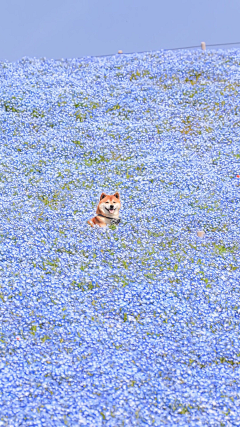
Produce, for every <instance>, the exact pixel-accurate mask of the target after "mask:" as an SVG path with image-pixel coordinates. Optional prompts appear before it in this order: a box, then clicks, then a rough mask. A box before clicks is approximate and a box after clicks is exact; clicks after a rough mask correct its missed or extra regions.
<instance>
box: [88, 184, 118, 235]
mask: <svg viewBox="0 0 240 427" xmlns="http://www.w3.org/2000/svg"><path fill="white" fill-rule="evenodd" d="M120 208H121V202H120V195H119V193H118V192H117V193H115V194H114V195H113V196H108V195H107V194H105V193H102V194H101V196H100V201H99V203H98V207H97V212H96V216H95V217H94V218H92V219H90V220H89V221H88V224H89V225H91V226H92V227H94V225H98V226H99V227H106V226H107V225H111V224H119V222H120V219H119V209H120Z"/></svg>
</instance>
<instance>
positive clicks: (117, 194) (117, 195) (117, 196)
mask: <svg viewBox="0 0 240 427" xmlns="http://www.w3.org/2000/svg"><path fill="white" fill-rule="evenodd" d="M114 197H116V198H117V199H119V200H120V194H119V192H118V191H117V192H116V193H115V194H114Z"/></svg>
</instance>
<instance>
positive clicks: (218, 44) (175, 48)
mask: <svg viewBox="0 0 240 427" xmlns="http://www.w3.org/2000/svg"><path fill="white" fill-rule="evenodd" d="M237 44H240V42H233V43H214V44H207V45H206V47H208V46H209V47H212V46H229V45H237ZM196 48H200V49H201V45H195V46H185V47H173V48H169V49H161V50H184V49H196ZM149 52H157V51H149V50H142V51H139V52H126V53H125V52H121V53H120V55H122V54H123V55H133V54H134V53H149ZM114 55H116V53H109V54H107V55H95V58H102V57H105V56H114Z"/></svg>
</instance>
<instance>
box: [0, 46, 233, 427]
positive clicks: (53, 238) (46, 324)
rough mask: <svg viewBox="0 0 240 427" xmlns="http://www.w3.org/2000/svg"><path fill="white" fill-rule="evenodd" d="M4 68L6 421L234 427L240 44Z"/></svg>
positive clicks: (0, 106)
mask: <svg viewBox="0 0 240 427" xmlns="http://www.w3.org/2000/svg"><path fill="white" fill-rule="evenodd" d="M0 78H1V87H0V135H1V140H0V141H1V143H0V187H1V193H0V194H1V195H0V197H1V203H0V209H1V226H0V247H1V263H0V276H1V281H0V315H1V322H0V325H1V330H0V426H4V427H5V426H8V427H15V426H16V427H18V426H24V427H25V426H31V427H33V426H34V427H35V426H46V427H51V426H57V427H58V426H84V427H85V426H86V427H88V426H89V427H98V426H107V427H120V426H121V427H122V426H125V427H132V426H153V427H154V426H166V427H172V426H181V427H183V426H214V427H215V426H216V427H217V426H229V427H231V426H240V344H239V343H240V332H239V319H240V274H239V272H240V270H239V268H240V260H239V254H240V232H239V229H240V216H239V209H240V178H239V176H237V175H240V50H228V51H222V50H219V51H208V52H202V51H200V50H195V51H175V52H171V51H159V52H153V53H141V54H131V55H117V56H111V57H99V58H97V57H96V58H92V57H86V58H80V59H72V60H63V59H62V60H47V59H45V58H42V59H29V58H23V59H22V60H21V61H19V62H16V63H10V62H1V63H0ZM102 191H104V192H105V193H107V194H114V192H115V191H119V193H120V197H121V201H122V209H121V211H120V217H121V223H120V225H119V226H115V225H112V226H111V227H107V228H106V229H99V228H91V227H90V226H89V225H88V224H87V221H88V220H89V219H90V218H91V217H93V216H94V214H95V211H96V206H97V204H98V201H99V197H100V194H101V192H102ZM201 230H203V231H204V232H205V235H204V237H203V238H200V237H198V235H197V232H198V231H201Z"/></svg>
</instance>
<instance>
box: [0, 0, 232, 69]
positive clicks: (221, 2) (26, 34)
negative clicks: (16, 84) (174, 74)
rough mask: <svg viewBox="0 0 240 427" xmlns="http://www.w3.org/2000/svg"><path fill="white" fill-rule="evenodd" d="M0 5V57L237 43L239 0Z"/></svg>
mask: <svg viewBox="0 0 240 427" xmlns="http://www.w3.org/2000/svg"><path fill="white" fill-rule="evenodd" d="M0 6H1V8H0V39H1V43H0V60H4V59H7V60H9V61H15V60H18V59H20V58H22V57H23V56H29V57H38V58H39V57H47V58H55V59H58V58H72V57H82V56H88V55H105V54H114V53H117V51H118V50H119V49H122V50H123V52H136V51H145V50H147V51H150V50H159V49H167V48H175V47H182V46H191V45H198V44H200V43H201V41H205V42H206V43H207V44H208V43H224V42H225V43H226V42H235V41H236V42H238V41H240V23H239V22H240V0H199V1H196V0H165V1H164V0H38V1H36V0H0ZM239 47H240V45H239Z"/></svg>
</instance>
